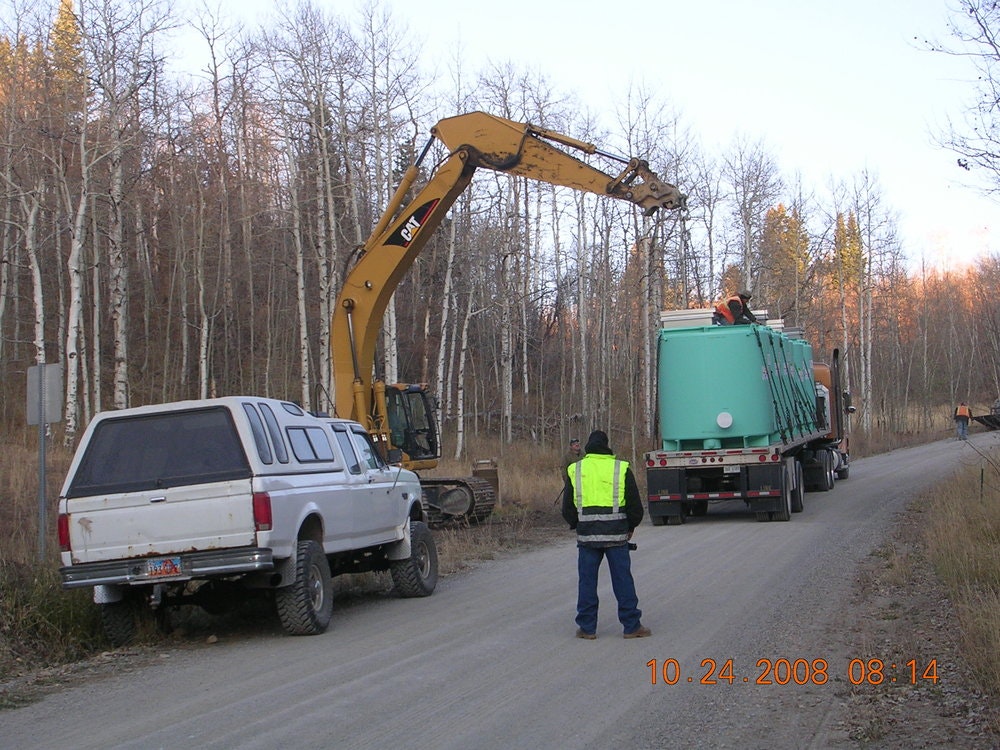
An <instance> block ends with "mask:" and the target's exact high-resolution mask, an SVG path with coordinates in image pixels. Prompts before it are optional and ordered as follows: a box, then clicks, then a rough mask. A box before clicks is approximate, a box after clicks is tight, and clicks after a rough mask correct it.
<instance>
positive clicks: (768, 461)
mask: <svg viewBox="0 0 1000 750" xmlns="http://www.w3.org/2000/svg"><path fill="white" fill-rule="evenodd" d="M700 312H701V311H693V310H685V311H676V312H674V313H664V314H663V316H662V318H661V321H662V322H663V328H662V329H661V331H660V337H659V346H658V352H657V356H658V408H659V415H658V425H659V433H660V434H659V437H660V445H659V447H658V448H657V449H656V450H653V451H650V452H649V453H647V454H646V455H645V464H646V483H647V505H648V508H649V516H650V519H651V521H652V523H653V524H654V525H656V526H662V525H664V524H670V525H676V524H682V523H684V522H685V520H686V519H687V518H688V517H689V516H703V515H705V514H706V513H707V512H708V508H709V505H710V504H711V503H716V502H724V501H731V500H742V501H743V502H745V503H746V505H747V506H748V508H749V510H750V511H751V512H752V513H754V515H755V517H756V518H757V520H759V521H788V520H790V519H791V516H792V514H793V513H798V512H801V511H802V509H803V495H804V493H805V492H806V490H807V489H809V490H819V491H829V490H831V489H833V487H834V481H835V479H837V478H841V479H846V478H847V476H848V471H849V469H848V462H849V453H848V448H847V439H846V434H845V429H844V427H845V425H844V420H843V415H844V414H848V413H850V412H851V411H853V408H852V407H850V399H849V396H848V395H847V394H846V392H842V391H841V390H840V369H839V353H838V352H837V351H836V350H835V351H834V352H833V359H832V362H831V364H830V365H826V364H822V363H816V362H814V361H813V358H812V348H811V346H810V345H809V344H808V343H807V342H806V341H804V340H803V339H802V337H801V332H799V331H797V330H794V329H792V330H785V329H784V326H783V325H782V324H781V322H780V321H776V322H775V324H772V325H769V326H757V325H753V326H725V327H719V326H711V325H704V324H703V322H704V321H703V319H702V318H700V317H699V313H700ZM758 317H761V318H763V317H764V315H758ZM699 323H702V324H701V325H699Z"/></svg>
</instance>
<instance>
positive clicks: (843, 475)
mask: <svg viewBox="0 0 1000 750" xmlns="http://www.w3.org/2000/svg"><path fill="white" fill-rule="evenodd" d="M850 476H851V467H850V466H845V467H844V468H843V469H837V479H847V478H848V477H850Z"/></svg>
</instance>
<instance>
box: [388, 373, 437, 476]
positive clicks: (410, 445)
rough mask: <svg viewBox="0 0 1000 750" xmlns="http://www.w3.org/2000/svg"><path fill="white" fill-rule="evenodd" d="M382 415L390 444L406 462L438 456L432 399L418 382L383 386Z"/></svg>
mask: <svg viewBox="0 0 1000 750" xmlns="http://www.w3.org/2000/svg"><path fill="white" fill-rule="evenodd" d="M385 401H386V415H387V417H388V420H389V436H390V439H391V441H392V447H394V448H399V449H400V450H402V451H403V453H404V454H405V455H406V456H407V457H408V458H409V461H410V462H418V461H431V460H436V459H438V458H440V457H441V446H440V443H439V442H438V435H437V425H436V423H435V420H434V412H435V411H436V409H435V407H434V403H433V401H432V400H431V398H430V396H428V395H427V391H426V390H425V389H424V387H423V386H422V385H416V384H412V385H404V384H396V385H391V386H386V389H385Z"/></svg>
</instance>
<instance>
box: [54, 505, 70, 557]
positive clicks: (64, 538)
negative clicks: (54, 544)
mask: <svg viewBox="0 0 1000 750" xmlns="http://www.w3.org/2000/svg"><path fill="white" fill-rule="evenodd" d="M56 527H57V530H58V532H59V551H60V552H70V551H71V549H70V546H69V516H67V515H66V514H65V513H60V514H59V519H58V521H57V523H56Z"/></svg>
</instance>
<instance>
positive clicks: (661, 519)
mask: <svg viewBox="0 0 1000 750" xmlns="http://www.w3.org/2000/svg"><path fill="white" fill-rule="evenodd" d="M649 520H650V521H652V522H653V526H663V525H664V524H665V523H666V522H667V517H666V516H650V517H649Z"/></svg>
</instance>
